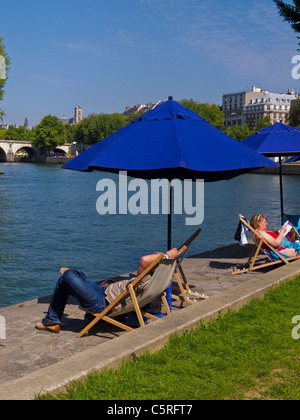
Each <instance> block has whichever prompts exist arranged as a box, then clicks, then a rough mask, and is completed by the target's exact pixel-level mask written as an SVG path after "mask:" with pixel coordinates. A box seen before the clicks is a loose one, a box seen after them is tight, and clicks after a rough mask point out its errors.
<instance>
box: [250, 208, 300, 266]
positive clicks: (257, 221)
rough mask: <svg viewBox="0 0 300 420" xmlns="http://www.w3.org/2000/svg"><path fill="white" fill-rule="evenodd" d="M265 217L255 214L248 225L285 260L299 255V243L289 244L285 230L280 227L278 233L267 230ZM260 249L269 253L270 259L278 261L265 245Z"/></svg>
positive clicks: (283, 227)
mask: <svg viewBox="0 0 300 420" xmlns="http://www.w3.org/2000/svg"><path fill="white" fill-rule="evenodd" d="M267 224H268V223H267V217H266V216H264V215H263V214H255V215H254V216H252V218H251V221H250V225H251V226H252V227H253V229H254V230H256V231H257V232H258V233H259V234H260V235H261V236H262V237H263V238H264V239H265V240H266V241H267V242H268V243H269V244H270V245H271V246H272V247H273V248H275V249H276V250H277V251H278V252H279V253H280V254H281V255H283V256H284V257H285V258H290V257H297V255H299V254H300V244H299V242H290V241H289V240H288V239H287V237H285V233H286V231H287V228H286V227H285V226H282V228H281V229H280V231H279V233H278V232H273V231H269V230H267ZM262 249H264V250H266V251H269V252H270V254H271V257H272V258H274V259H278V255H276V254H275V253H274V252H273V251H272V250H270V249H267V247H266V245H264V244H263V245H262Z"/></svg>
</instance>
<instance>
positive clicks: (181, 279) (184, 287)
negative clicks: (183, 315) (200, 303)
mask: <svg viewBox="0 0 300 420" xmlns="http://www.w3.org/2000/svg"><path fill="white" fill-rule="evenodd" d="M200 232H201V229H198V230H197V231H196V232H195V233H194V234H193V235H192V236H190V237H189V238H188V239H187V240H186V241H185V242H184V244H182V245H181V247H180V248H178V251H179V253H180V256H179V257H178V259H177V264H176V267H175V271H174V277H175V280H176V282H177V284H178V287H176V286H175V287H174V288H173V289H175V290H177V291H179V292H180V293H181V296H178V295H174V294H172V299H174V300H180V301H181V302H182V303H183V302H186V303H190V304H194V303H196V302H197V299H207V296H205V295H204V294H200V293H197V292H192V290H191V288H190V286H189V284H188V281H187V279H186V276H185V274H184V271H183V268H182V262H183V260H184V258H185V257H186V254H187V253H188V251H189V249H190V246H191V245H192V243H193V242H194V240H195V239H196V238H197V237H198V235H199V233H200Z"/></svg>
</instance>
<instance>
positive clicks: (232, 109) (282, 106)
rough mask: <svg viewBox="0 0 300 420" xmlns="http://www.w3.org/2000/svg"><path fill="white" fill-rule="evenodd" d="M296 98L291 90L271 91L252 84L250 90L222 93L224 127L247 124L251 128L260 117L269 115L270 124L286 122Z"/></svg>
mask: <svg viewBox="0 0 300 420" xmlns="http://www.w3.org/2000/svg"><path fill="white" fill-rule="evenodd" d="M296 98H297V95H295V92H294V91H293V90H289V91H288V92H287V93H286V94H282V93H272V92H269V91H268V90H262V89H261V88H259V87H257V86H253V87H252V90H251V91H244V92H238V93H230V94H226V95H223V101H222V106H223V108H222V109H223V112H224V115H225V116H224V121H225V128H228V127H231V126H235V125H238V126H239V127H242V126H243V125H245V124H247V125H248V127H249V128H250V129H253V128H254V127H255V125H256V123H257V121H259V120H260V119H262V118H265V117H269V118H270V121H271V124H274V123H275V122H276V121H281V122H283V123H285V122H286V119H287V117H288V115H289V112H290V109H291V104H292V101H293V100H295V99H296Z"/></svg>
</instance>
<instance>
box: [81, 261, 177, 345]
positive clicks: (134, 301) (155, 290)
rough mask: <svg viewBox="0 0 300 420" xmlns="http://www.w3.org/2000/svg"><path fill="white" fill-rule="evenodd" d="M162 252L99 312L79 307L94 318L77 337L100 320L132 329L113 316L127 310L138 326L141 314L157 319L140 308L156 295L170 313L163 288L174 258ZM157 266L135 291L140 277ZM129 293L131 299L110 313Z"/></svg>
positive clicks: (169, 277) (166, 286)
mask: <svg viewBox="0 0 300 420" xmlns="http://www.w3.org/2000/svg"><path fill="white" fill-rule="evenodd" d="M163 258H164V254H160V256H159V257H158V258H157V259H156V260H155V261H154V262H153V263H152V264H150V265H149V266H148V267H147V268H146V269H145V270H144V271H143V272H142V273H141V274H140V275H139V276H137V277H136V278H135V279H134V280H133V281H132V282H131V283H129V284H128V286H127V287H126V288H125V289H124V291H123V292H122V293H121V294H120V295H119V296H118V297H117V298H116V299H115V300H114V301H113V302H112V303H111V304H110V305H108V306H107V307H106V308H105V309H104V310H103V311H102V312H101V313H99V314H97V313H93V312H90V311H87V310H85V309H84V308H82V307H80V309H82V310H83V311H85V312H88V313H89V314H91V315H93V316H94V317H95V318H94V319H93V320H92V321H91V322H90V323H89V324H88V325H87V326H86V327H85V328H84V329H83V330H82V331H81V332H80V333H79V334H78V335H77V337H78V338H80V337H82V336H83V335H84V334H86V333H87V332H88V331H89V330H90V329H91V328H92V327H93V326H94V325H95V324H96V323H97V322H99V321H100V320H103V321H106V322H108V323H110V324H113V325H115V326H117V327H119V328H121V329H124V330H125V331H133V328H131V327H129V326H128V325H125V324H123V323H121V322H120V321H117V320H116V319H115V318H116V317H118V316H120V315H125V314H127V313H129V312H135V313H136V315H137V318H138V320H139V324H140V326H141V327H142V326H144V325H145V324H144V320H143V316H146V317H147V318H150V319H151V320H157V319H159V318H157V317H156V316H154V315H152V314H149V313H147V312H143V311H142V310H141V308H143V307H144V306H146V305H148V304H149V303H150V302H152V301H153V300H154V299H155V298H157V297H158V296H161V297H162V300H163V304H164V307H165V309H166V312H167V314H168V315H170V314H171V312H170V308H169V305H168V303H167V299H166V294H165V290H166V289H167V288H168V287H169V285H170V283H171V281H172V275H173V272H174V269H175V264H176V260H175V259H164V260H163ZM156 266H157V268H156V270H155V272H154V274H153V275H152V277H151V280H150V281H149V283H148V285H147V286H146V288H145V289H144V290H143V291H142V292H141V293H136V292H135V286H136V285H138V283H139V282H141V281H142V279H143V278H144V277H145V276H146V275H147V274H148V273H150V272H151V270H153V269H154V268H155V267H156ZM128 295H130V297H131V299H129V302H128V303H127V304H126V305H124V306H122V307H121V308H120V309H118V310H117V311H115V312H112V313H110V311H111V310H112V309H113V308H114V307H115V306H117V305H118V304H119V303H120V302H121V301H122V300H123V299H124V298H125V297H126V296H128Z"/></svg>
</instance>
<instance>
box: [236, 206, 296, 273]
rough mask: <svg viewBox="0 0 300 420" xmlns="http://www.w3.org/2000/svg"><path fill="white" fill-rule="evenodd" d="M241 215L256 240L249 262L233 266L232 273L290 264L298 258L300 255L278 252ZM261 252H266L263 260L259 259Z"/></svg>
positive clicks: (254, 240) (241, 219) (242, 220)
mask: <svg viewBox="0 0 300 420" xmlns="http://www.w3.org/2000/svg"><path fill="white" fill-rule="evenodd" d="M239 217H240V221H241V222H242V223H243V225H244V226H245V227H246V228H247V230H248V231H249V232H250V235H251V237H252V239H253V242H254V247H253V249H252V251H251V254H250V257H249V259H248V262H247V263H246V264H245V265H244V267H240V266H239V265H238V266H235V267H233V272H232V274H242V273H246V272H248V271H253V270H258V269H260V268H265V267H269V266H272V265H276V264H289V263H290V262H291V261H295V260H297V259H298V257H286V256H285V255H283V254H281V253H280V252H278V251H277V250H276V249H275V248H273V247H272V246H271V245H270V244H268V242H267V241H266V240H265V239H264V238H263V237H262V236H261V235H260V234H259V233H258V232H256V231H255V230H254V229H253V228H252V226H251V225H250V223H249V221H248V220H247V219H246V218H245V217H244V216H243V215H241V214H240V215H239ZM263 245H264V247H263ZM260 252H263V253H264V254H265V258H264V260H262V261H261V260H258V256H259V253H260Z"/></svg>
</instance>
